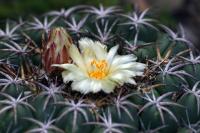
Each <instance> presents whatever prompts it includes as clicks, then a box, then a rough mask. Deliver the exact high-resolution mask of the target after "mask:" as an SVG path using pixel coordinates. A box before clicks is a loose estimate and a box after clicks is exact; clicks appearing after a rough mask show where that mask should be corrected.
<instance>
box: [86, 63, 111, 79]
mask: <svg viewBox="0 0 200 133" xmlns="http://www.w3.org/2000/svg"><path fill="white" fill-rule="evenodd" d="M90 65H91V66H92V68H93V70H91V71H90V72H89V73H88V74H89V77H91V78H94V79H103V78H104V77H106V76H107V72H108V71H107V70H108V69H107V67H108V63H107V61H106V60H100V61H97V60H95V59H94V60H92V61H91V62H90Z"/></svg>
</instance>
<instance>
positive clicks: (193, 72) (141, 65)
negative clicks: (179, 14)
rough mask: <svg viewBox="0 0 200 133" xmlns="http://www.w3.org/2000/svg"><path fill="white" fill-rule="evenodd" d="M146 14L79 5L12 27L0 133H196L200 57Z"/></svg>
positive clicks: (7, 36)
mask: <svg viewBox="0 0 200 133" xmlns="http://www.w3.org/2000/svg"><path fill="white" fill-rule="evenodd" d="M150 12H151V10H150V9H149V10H145V11H144V12H139V13H138V12H135V11H133V12H131V13H124V12H123V10H122V9H120V8H119V7H115V6H113V7H104V6H103V5H100V6H99V7H94V6H82V5H80V6H75V7H71V8H69V9H61V10H60V11H50V12H48V13H45V14H44V15H43V16H42V17H32V18H31V17H30V18H28V19H27V20H24V19H23V20H22V19H20V21H18V20H6V21H5V24H2V27H0V51H1V54H0V132H7V133H24V132H25V133H38V132H42V133H79V132H85V133H96V132H99V133H129V132H130V133H134V132H136V133H137V132H147V133H149V132H150V133H154V132H161V133H162V132H163V133H165V132H199V127H200V124H199V123H200V122H199V119H200V75H199V73H200V56H199V55H198V54H199V53H198V50H195V49H194V46H193V44H192V43H191V42H190V41H188V40H187V39H186V38H185V33H184V29H183V27H182V26H181V25H179V27H178V28H177V29H176V30H178V31H177V32H175V31H174V30H172V29H170V28H169V27H167V26H165V25H162V24H160V23H159V20H155V19H154V18H153V16H151V15H150V14H149V13H150ZM3 25H5V26H4V27H3ZM88 62H89V63H88Z"/></svg>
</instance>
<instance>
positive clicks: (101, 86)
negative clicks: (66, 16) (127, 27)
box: [54, 38, 146, 94]
mask: <svg viewBox="0 0 200 133" xmlns="http://www.w3.org/2000/svg"><path fill="white" fill-rule="evenodd" d="M79 47H80V51H79V50H78V48H77V47H76V46H75V45H71V47H70V49H69V55H70V57H71V58H72V60H73V63H72V64H67V63H66V64H55V65H54V66H57V67H61V68H63V69H64V71H63V72H62V77H63V80H64V82H69V81H73V83H72V89H73V90H76V91H79V92H81V93H84V94H87V93H89V92H92V93H97V92H99V91H101V90H102V91H104V92H106V93H110V92H113V91H114V89H115V87H116V86H118V85H123V84H124V83H131V84H136V82H135V80H134V79H133V77H134V76H142V75H143V71H144V69H145V67H146V65H145V64H142V63H139V62H135V61H136V59H137V58H136V57H135V56H134V55H117V50H118V46H114V47H112V48H111V49H110V50H109V52H107V48H106V46H105V45H103V44H101V43H100V42H98V41H92V40H90V39H88V38H83V39H81V40H80V41H79Z"/></svg>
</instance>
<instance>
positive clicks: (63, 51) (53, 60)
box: [42, 27, 72, 74]
mask: <svg viewBox="0 0 200 133" xmlns="http://www.w3.org/2000/svg"><path fill="white" fill-rule="evenodd" d="M42 45H43V52H42V64H43V67H44V69H45V71H46V72H47V73H49V74H50V73H52V72H53V71H54V70H55V69H57V68H56V67H52V66H51V65H53V64H64V63H69V62H70V57H69V53H68V50H69V47H70V46H71V45H72V39H71V37H70V36H69V34H68V33H67V32H66V30H65V29H64V28H62V27H57V28H53V29H51V30H50V31H49V33H48V39H47V41H45V40H44V39H43V44H42Z"/></svg>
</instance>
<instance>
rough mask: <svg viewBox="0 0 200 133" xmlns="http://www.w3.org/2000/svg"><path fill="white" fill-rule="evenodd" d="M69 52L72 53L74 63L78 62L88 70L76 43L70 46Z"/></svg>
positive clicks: (82, 67) (83, 68)
mask: <svg viewBox="0 0 200 133" xmlns="http://www.w3.org/2000/svg"><path fill="white" fill-rule="evenodd" d="M69 54H70V57H71V58H72V60H73V61H74V63H76V64H77V65H78V66H79V67H80V69H82V70H84V71H87V70H86V67H85V63H84V60H83V57H82V55H81V54H80V52H79V50H78V48H77V47H76V46H75V45H72V46H71V47H70V49H69Z"/></svg>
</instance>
